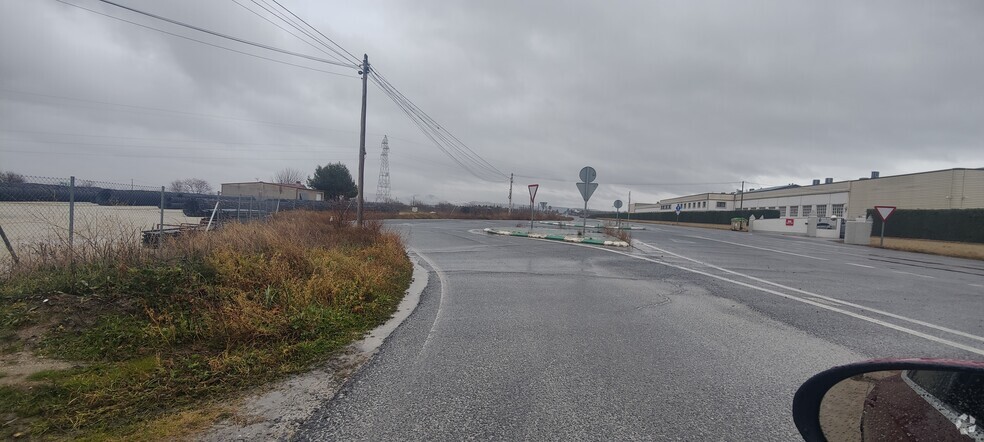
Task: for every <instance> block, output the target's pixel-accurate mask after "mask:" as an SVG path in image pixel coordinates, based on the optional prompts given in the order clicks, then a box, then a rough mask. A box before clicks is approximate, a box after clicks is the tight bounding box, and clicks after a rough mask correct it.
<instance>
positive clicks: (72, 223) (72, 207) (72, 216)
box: [68, 176, 75, 254]
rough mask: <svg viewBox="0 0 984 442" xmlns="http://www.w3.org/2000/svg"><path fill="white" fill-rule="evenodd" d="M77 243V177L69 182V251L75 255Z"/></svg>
mask: <svg viewBox="0 0 984 442" xmlns="http://www.w3.org/2000/svg"><path fill="white" fill-rule="evenodd" d="M74 243H75V177H74V176H73V177H71V178H69V181H68V249H69V251H70V252H72V253H73V254H74Z"/></svg>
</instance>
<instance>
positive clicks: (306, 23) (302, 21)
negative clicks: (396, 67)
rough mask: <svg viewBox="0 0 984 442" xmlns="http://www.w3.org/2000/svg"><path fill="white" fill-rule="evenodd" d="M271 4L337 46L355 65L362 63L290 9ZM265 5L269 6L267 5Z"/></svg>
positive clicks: (275, 0)
mask: <svg viewBox="0 0 984 442" xmlns="http://www.w3.org/2000/svg"><path fill="white" fill-rule="evenodd" d="M264 2H266V0H264ZM273 2H274V3H276V4H277V6H280V8H281V9H283V10H284V11H287V13H288V14H290V15H292V16H293V17H294V18H296V19H298V20H300V21H301V23H304V24H305V25H306V26H307V27H309V28H311V29H312V30H314V32H317V33H318V35H320V36H322V37H324V39H325V40H328V41H329V42H331V44H333V45H335V46H337V47H338V49H341V50H342V51H343V52H345V53H346V54H348V55H349V57H351V58H352V60H354V61H355V63H356V65H359V64H361V63H362V60H361V59H359V57H356V56H355V55H354V54H352V53H351V52H349V51H348V50H346V49H345V48H343V47H342V46H341V45H339V44H338V43H335V40H332V39H330V38H328V36H327V35H325V34H323V33H322V32H321V31H319V30H318V28H315V27H314V26H311V25H310V24H308V22H306V21H304V19H303V18H300V17H298V16H297V14H294V12H293V11H291V10H290V9H287V7H286V6H284V5H282V4H280V2H278V1H277V0H273ZM267 4H269V3H267ZM338 55H342V54H338ZM343 57H344V55H343Z"/></svg>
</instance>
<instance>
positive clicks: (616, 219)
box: [615, 208, 619, 228]
mask: <svg viewBox="0 0 984 442" xmlns="http://www.w3.org/2000/svg"><path fill="white" fill-rule="evenodd" d="M618 221H619V220H618V208H616V209H615V227H616V228H618V226H619V223H618Z"/></svg>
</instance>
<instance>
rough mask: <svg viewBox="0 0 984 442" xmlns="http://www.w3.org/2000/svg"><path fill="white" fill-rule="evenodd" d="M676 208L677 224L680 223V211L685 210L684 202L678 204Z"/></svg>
mask: <svg viewBox="0 0 984 442" xmlns="http://www.w3.org/2000/svg"><path fill="white" fill-rule="evenodd" d="M675 209H676V214H677V224H680V211H681V210H683V204H677V205H676V207H675Z"/></svg>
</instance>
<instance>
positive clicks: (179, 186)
mask: <svg viewBox="0 0 984 442" xmlns="http://www.w3.org/2000/svg"><path fill="white" fill-rule="evenodd" d="M168 189H169V190H170V191H171V192H177V193H212V185H211V184H209V183H208V181H205V180H203V179H201V178H185V179H183V180H174V181H171V184H170V186H168Z"/></svg>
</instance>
